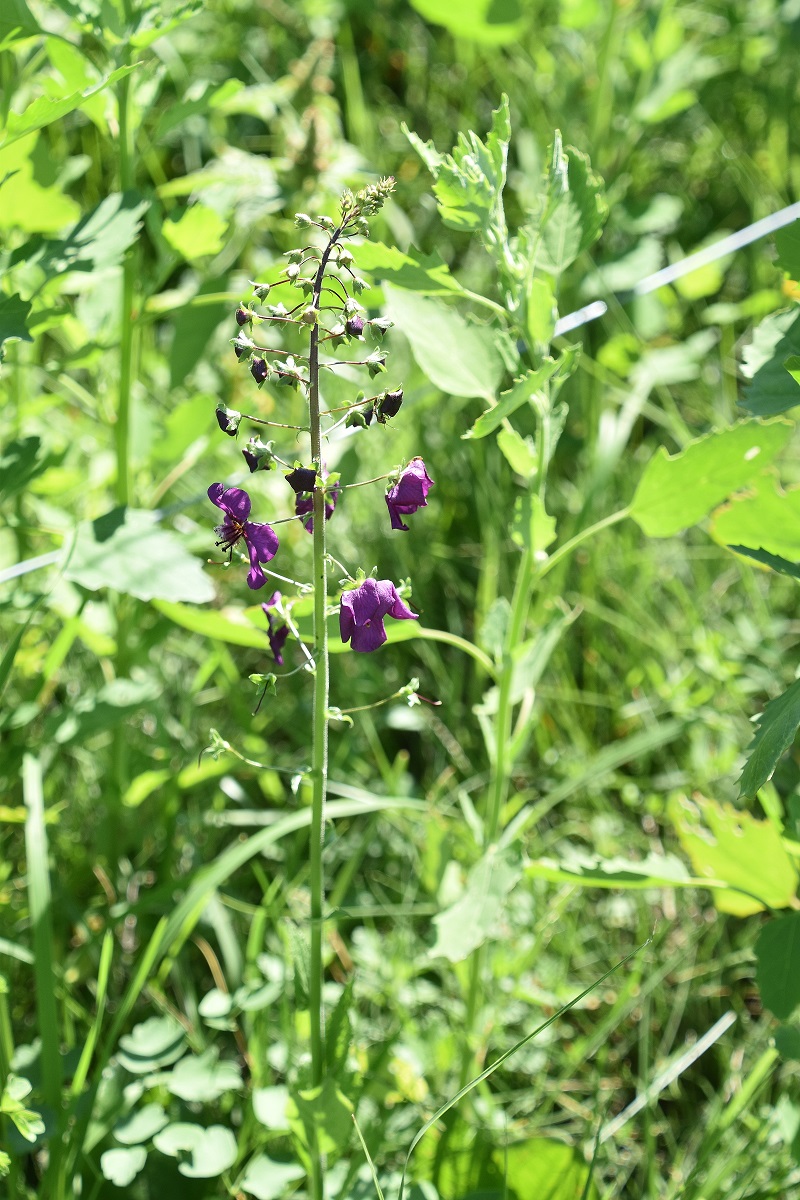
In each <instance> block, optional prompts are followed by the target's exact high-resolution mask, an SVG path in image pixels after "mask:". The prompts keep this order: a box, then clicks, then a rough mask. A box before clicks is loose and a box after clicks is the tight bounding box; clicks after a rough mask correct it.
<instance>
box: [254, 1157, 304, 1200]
mask: <svg viewBox="0 0 800 1200" xmlns="http://www.w3.org/2000/svg"><path fill="white" fill-rule="evenodd" d="M305 1174H306V1172H305V1168H303V1167H301V1166H300V1164H299V1163H296V1162H276V1160H275V1159H274V1158H270V1157H269V1156H268V1155H267V1154H257V1155H256V1157H255V1158H251V1159H250V1162H249V1163H248V1164H247V1170H246V1171H245V1173H244V1175H243V1176H242V1178H241V1180H240V1181H239V1187H240V1188H241V1190H242V1191H243V1192H246V1193H247V1195H248V1196H255V1198H256V1200H280V1197H282V1196H286V1195H288V1194H289V1190H290V1185H291V1184H293V1183H297V1182H298V1181H299V1180H300V1179H304V1178H305Z"/></svg>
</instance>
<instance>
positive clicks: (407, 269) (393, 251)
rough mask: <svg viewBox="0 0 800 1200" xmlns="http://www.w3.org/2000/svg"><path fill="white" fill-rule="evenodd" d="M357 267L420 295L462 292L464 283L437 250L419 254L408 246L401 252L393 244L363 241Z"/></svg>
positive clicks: (359, 250) (457, 294)
mask: <svg viewBox="0 0 800 1200" xmlns="http://www.w3.org/2000/svg"><path fill="white" fill-rule="evenodd" d="M358 268H359V270H360V271H369V273H370V274H371V275H374V276H375V278H376V279H379V280H385V281H386V282H387V283H393V284H394V285H395V286H396V287H400V288H405V289H406V290H407V291H410V292H416V293H417V295H419V296H445V295H456V296H463V295H464V289H463V287H462V286H461V284H460V283H459V282H458V280H457V279H456V278H455V277H454V276H453V275H451V274H450V268H449V267H448V266H447V263H446V262H445V261H444V259H443V258H442V257H441V255H440V254H439V252H438V251H436V250H435V251H434V252H433V254H421V253H420V252H419V251H418V250H414V249H411V250H407V251H406V253H405V254H404V253H403V251H402V250H398V249H397V247H396V246H384V245H383V243H382V242H364V244H363V246H359V247H358Z"/></svg>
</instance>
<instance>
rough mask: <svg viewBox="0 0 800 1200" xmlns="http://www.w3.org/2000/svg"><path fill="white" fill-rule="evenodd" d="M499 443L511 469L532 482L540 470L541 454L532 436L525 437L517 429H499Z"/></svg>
mask: <svg viewBox="0 0 800 1200" xmlns="http://www.w3.org/2000/svg"><path fill="white" fill-rule="evenodd" d="M497 445H498V448H499V449H500V451H501V453H502V454H503V457H504V458H505V460H506V462H507V463H508V465H509V466H510V467H511V470H512V471H514V473H515V474H517V475H521V476H522V478H523V479H525V480H527V481H528V482H530V481H531V480H532V479H534V478H535V477H536V474H537V473H538V470H539V456H538V454H537V453H536V445H535V443H534V441H533V438H532V437H523V436H522V434H521V433H517V431H516V429H510V428H504V429H500V430H498V433H497Z"/></svg>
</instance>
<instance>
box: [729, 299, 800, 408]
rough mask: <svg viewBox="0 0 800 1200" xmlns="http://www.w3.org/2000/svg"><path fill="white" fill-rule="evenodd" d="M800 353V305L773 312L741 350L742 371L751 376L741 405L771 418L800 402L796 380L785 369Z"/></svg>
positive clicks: (747, 377)
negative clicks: (788, 362) (787, 362)
mask: <svg viewBox="0 0 800 1200" xmlns="http://www.w3.org/2000/svg"><path fill="white" fill-rule="evenodd" d="M798 355H800V309H798V307H797V305H793V306H792V308H789V309H786V310H784V311H783V312H778V313H773V314H772V315H771V316H769V317H765V318H764V320H763V321H762V322H761V323H760V325H757V326H756V328H755V330H754V332H753V340H752V341H751V342H750V344H749V345H748V346H746V347H745V349H744V351H743V353H742V374H743V375H744V377H745V379H749V380H750V383H749V385H748V386H747V387H746V388H745V389H744V398H743V400H742V404H743V405H744V407H745V408H746V409H747V410H748V411H749V412H751V413H754V414H755V415H756V416H760V417H769V416H772V415H773V414H775V413H782V412H786V411H787V409H790V408H794V407H795V406H796V405H797V404H800V392H799V391H798V390H797V383H796V382H795V380H794V379H793V378H792V376H791V375H790V374H789V373H788V371H787V370H786V368H785V366H784V363H785V362H786V360H787V359H789V358H792V357H795V356H798Z"/></svg>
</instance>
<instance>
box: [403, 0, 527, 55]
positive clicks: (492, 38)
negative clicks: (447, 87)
mask: <svg viewBox="0 0 800 1200" xmlns="http://www.w3.org/2000/svg"><path fill="white" fill-rule="evenodd" d="M411 5H412V7H413V8H415V9H416V10H417V12H418V13H419V14H420V16H422V17H424V18H425V20H426V21H430V22H431V23H432V24H433V25H443V26H444V28H445V29H447V30H448V32H449V33H451V34H452V35H453V37H455V38H464V39H465V40H466V41H471V42H481V43H482V44H483V45H486V46H506V45H509V44H510V43H511V42H515V41H517V40H518V39H519V37H520V36H521V34H522V32H523V31H524V29H525V25H526V20H525V7H524V5H523V3H522V0H459V3H458V4H454V3H453V0H411Z"/></svg>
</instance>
